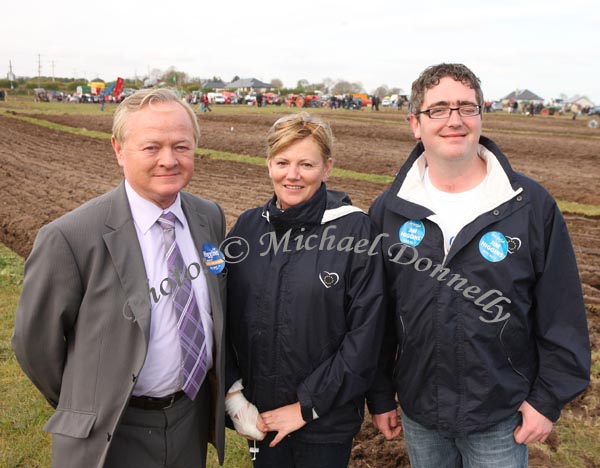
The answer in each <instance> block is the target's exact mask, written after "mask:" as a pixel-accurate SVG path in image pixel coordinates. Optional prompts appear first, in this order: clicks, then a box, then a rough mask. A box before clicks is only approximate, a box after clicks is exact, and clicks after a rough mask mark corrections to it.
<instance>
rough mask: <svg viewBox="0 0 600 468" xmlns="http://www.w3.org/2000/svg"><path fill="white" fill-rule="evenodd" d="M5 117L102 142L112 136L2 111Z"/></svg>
mask: <svg viewBox="0 0 600 468" xmlns="http://www.w3.org/2000/svg"><path fill="white" fill-rule="evenodd" d="M0 113H1V114H2V115H3V116H4V117H9V118H11V119H17V120H22V121H24V122H28V123H30V124H33V125H38V126H40V127H45V128H50V129H52V130H58V131H59V132H65V133H72V134H74V135H81V136H86V137H90V138H97V139H100V140H110V137H111V136H110V135H109V134H108V133H104V132H97V131H95V130H88V129H87V128H79V127H70V126H68V125H62V124H57V123H54V122H50V121H48V120H43V119H36V118H34V117H28V116H26V115H20V114H15V113H13V112H10V111H9V112H7V111H4V110H3V111H2V112H0Z"/></svg>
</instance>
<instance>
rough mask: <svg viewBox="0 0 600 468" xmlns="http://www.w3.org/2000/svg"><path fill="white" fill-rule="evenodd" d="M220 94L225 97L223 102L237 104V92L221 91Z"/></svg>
mask: <svg viewBox="0 0 600 468" xmlns="http://www.w3.org/2000/svg"><path fill="white" fill-rule="evenodd" d="M221 94H222V95H223V97H224V98H225V104H237V103H238V96H237V94H235V93H232V92H231V91H223V92H222V93H221Z"/></svg>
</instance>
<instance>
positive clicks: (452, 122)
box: [447, 108, 462, 127]
mask: <svg viewBox="0 0 600 468" xmlns="http://www.w3.org/2000/svg"><path fill="white" fill-rule="evenodd" d="M447 124H448V126H449V127H452V126H457V125H462V117H461V116H460V114H459V112H458V108H456V109H454V108H451V109H450V115H449V116H448V121H447Z"/></svg>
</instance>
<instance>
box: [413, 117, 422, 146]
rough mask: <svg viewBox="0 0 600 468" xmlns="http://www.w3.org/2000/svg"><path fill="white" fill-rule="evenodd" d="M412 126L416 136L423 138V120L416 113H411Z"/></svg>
mask: <svg viewBox="0 0 600 468" xmlns="http://www.w3.org/2000/svg"><path fill="white" fill-rule="evenodd" d="M410 127H411V128H412V131H413V135H414V136H415V138H416V139H417V140H419V139H420V138H421V122H420V121H419V118H418V117H417V116H416V115H415V114H410Z"/></svg>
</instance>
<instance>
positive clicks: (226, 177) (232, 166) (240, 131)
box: [0, 106, 600, 468]
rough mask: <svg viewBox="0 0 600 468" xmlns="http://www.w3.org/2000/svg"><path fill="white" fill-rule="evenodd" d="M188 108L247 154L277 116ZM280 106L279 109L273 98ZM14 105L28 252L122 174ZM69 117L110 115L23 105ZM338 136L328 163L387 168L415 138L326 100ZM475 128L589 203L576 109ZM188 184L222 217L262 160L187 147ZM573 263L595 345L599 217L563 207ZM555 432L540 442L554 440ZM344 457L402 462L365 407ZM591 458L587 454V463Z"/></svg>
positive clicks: (401, 452) (20, 224) (103, 150)
mask: <svg viewBox="0 0 600 468" xmlns="http://www.w3.org/2000/svg"><path fill="white" fill-rule="evenodd" d="M213 109H214V110H215V112H213V113H210V114H201V115H199V116H198V120H199V122H200V127H201V132H202V137H201V144H200V146H201V148H203V149H205V150H209V152H210V151H215V152H216V151H222V152H229V153H236V154H241V155H247V156H263V155H264V154H265V136H266V133H267V131H268V129H269V127H270V125H271V124H272V123H273V122H274V121H275V120H276V118H277V117H278V115H275V114H273V113H270V114H269V113H260V110H256V111H252V112H249V111H248V110H247V109H244V112H241V113H231V112H229V111H227V112H225V111H222V110H221V109H220V108H219V106H213ZM281 112H282V113H283V112H285V109H281ZM19 115H21V114H19V111H18V110H11V111H10V112H9V113H7V114H4V115H2V114H0V129H1V132H0V138H1V141H0V190H1V193H2V199H1V201H0V242H2V243H4V244H5V245H7V246H8V247H10V248H11V249H13V250H14V251H16V252H17V253H19V254H20V255H22V256H27V255H28V254H29V252H30V250H31V247H32V244H33V240H34V239H35V235H36V233H37V231H38V230H39V228H40V227H41V226H43V225H44V224H46V223H48V222H50V221H52V220H53V219H55V218H57V217H59V216H61V215H62V214H64V213H66V212H68V211H70V210H72V209H74V208H76V207H77V206H79V205H81V204H82V203H83V202H85V201H87V200H89V199H91V198H94V197H96V196H98V195H100V194H102V193H104V192H106V191H108V190H110V189H111V188H113V187H115V186H116V185H117V184H118V183H119V182H120V181H121V179H122V173H121V170H120V168H119V167H118V165H117V163H116V159H115V157H114V154H113V151H112V148H111V145H110V141H109V140H108V139H104V140H103V139H96V138H90V137H85V136H79V135H74V134H71V133H68V132H64V131H58V130H52V129H48V128H44V127H41V126H38V125H35V124H32V123H28V122H24V121H21V120H18V119H16V118H14V117H17V116H19ZM28 115H29V116H30V117H35V118H37V119H40V120H46V121H50V122H54V123H58V124H62V125H67V126H70V127H76V128H86V129H88V130H96V131H99V132H104V133H107V134H110V133H111V125H112V116H111V115H110V114H109V113H107V114H106V115H74V114H64V115H62V114H61V115H50V114H37V115H31V114H28ZM323 117H324V118H325V119H326V120H327V121H328V122H329V123H330V124H331V126H332V129H333V132H334V135H335V136H336V140H337V144H336V151H335V167H337V168H341V169H348V170H353V171H357V172H363V173H369V174H378V175H388V176H394V174H395V173H396V171H397V170H398V168H399V167H400V165H401V164H402V163H403V161H404V160H405V159H406V157H407V155H408V154H409V152H410V151H411V150H412V148H413V147H414V145H415V140H414V138H413V136H412V132H411V131H410V126H409V124H408V122H407V120H406V114H405V113H402V112H400V113H399V112H392V111H387V112H379V113H376V112H370V111H368V110H363V111H362V112H361V111H343V110H337V111H329V110H327V111H326V112H325V113H324V114H323ZM483 121H484V131H483V133H484V135H486V136H488V137H490V138H492V139H493V140H494V141H495V142H496V143H497V144H498V146H499V147H500V148H501V149H502V150H503V151H504V153H505V154H506V155H507V156H508V158H509V160H510V162H511V164H512V165H513V167H514V168H515V169H516V170H517V171H519V172H523V173H525V174H527V175H529V176H530V177H532V178H533V179H535V180H537V181H538V182H540V183H541V184H542V185H544V186H545V187H546V188H547V189H548V190H549V191H550V193H552V195H553V196H554V197H555V198H557V199H561V200H566V201H571V202H578V203H584V204H588V205H596V206H598V205H600V184H599V183H598V181H599V180H600V166H599V164H598V157H599V153H600V131H599V130H598V129H591V128H588V127H587V126H586V125H585V122H584V121H582V120H576V121H572V120H566V119H558V118H553V117H538V116H536V117H526V116H512V115H508V114H502V115H500V114H498V115H496V114H486V115H485V116H484V120H483ZM387 186H388V184H382V183H375V182H364V181H359V180H353V179H349V178H342V177H332V178H331V179H330V181H329V182H328V187H329V188H333V189H337V190H343V191H345V192H348V193H349V194H350V196H351V198H352V200H353V202H354V204H355V205H357V206H359V207H361V208H363V209H365V210H367V209H368V208H369V206H370V204H371V203H372V201H373V200H374V199H375V198H376V197H377V196H378V195H379V194H380V193H381V192H382V191H383V190H384V189H385V188H387ZM187 190H188V191H190V192H192V193H194V194H197V195H199V196H201V197H206V198H210V199H213V200H215V201H217V202H218V203H219V204H220V205H221V206H222V207H223V209H224V210H225V213H226V217H227V223H228V226H229V227H231V226H232V225H233V222H234V221H235V219H236V218H237V216H238V215H239V214H240V213H241V212H243V211H245V210H247V209H248V208H251V207H254V206H259V205H262V204H263V203H264V202H265V201H266V200H267V199H268V198H270V196H271V184H270V180H269V178H268V175H267V171H266V167H263V166H256V165H252V164H246V163H243V162H231V161H225V160H219V159H213V158H210V157H207V156H202V157H198V159H197V161H196V169H195V174H194V178H193V180H192V182H191V183H190V185H189V186H188V188H187ZM564 216H565V218H566V220H567V224H568V227H569V232H570V234H571V237H572V240H573V244H574V247H575V252H576V255H577V260H578V265H579V269H580V275H581V280H582V284H583V289H584V295H585V301H586V308H587V312H588V321H589V328H590V334H591V340H592V349H593V351H597V350H598V348H599V345H600V264H599V261H598V260H599V259H600V218H599V217H594V216H584V215H581V214H573V213H568V212H565V213H564ZM598 387H599V386H598V385H597V384H592V385H591V386H590V387H589V388H588V390H586V392H585V393H584V394H583V395H581V396H580V397H579V398H578V399H577V400H575V401H574V402H572V403H571V404H569V405H568V407H567V408H566V409H565V411H567V412H571V413H572V414H575V415H578V416H579V417H581V418H582V419H583V420H588V419H589V420H592V419H595V418H597V417H598V416H599V415H600V403H599V402H600V388H598ZM560 443H561V442H560V440H559V439H558V438H557V437H551V438H550V439H549V441H547V442H546V446H547V448H550V449H551V450H556V449H557V447H558V446H559V445H560ZM350 466H351V467H353V468H367V467H371V468H374V467H377V468H388V467H390V468H391V467H398V468H404V467H408V466H409V463H408V456H407V454H406V449H405V445H404V441H403V440H402V438H400V439H398V440H394V441H385V440H384V439H383V437H382V436H381V435H378V434H377V433H376V431H375V430H374V429H373V427H372V424H371V421H370V417H369V416H367V417H366V418H365V423H364V424H363V429H362V430H361V432H360V434H359V435H358V436H357V437H356V439H355V444H354V448H353V452H352V461H351V465H350ZM530 466H532V467H533V466H540V467H542V466H543V467H550V468H555V466H556V465H553V464H552V463H551V461H550V458H549V457H548V455H547V450H543V449H542V448H539V447H537V446H535V445H534V446H532V447H531V449H530ZM590 466H592V465H590Z"/></svg>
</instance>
